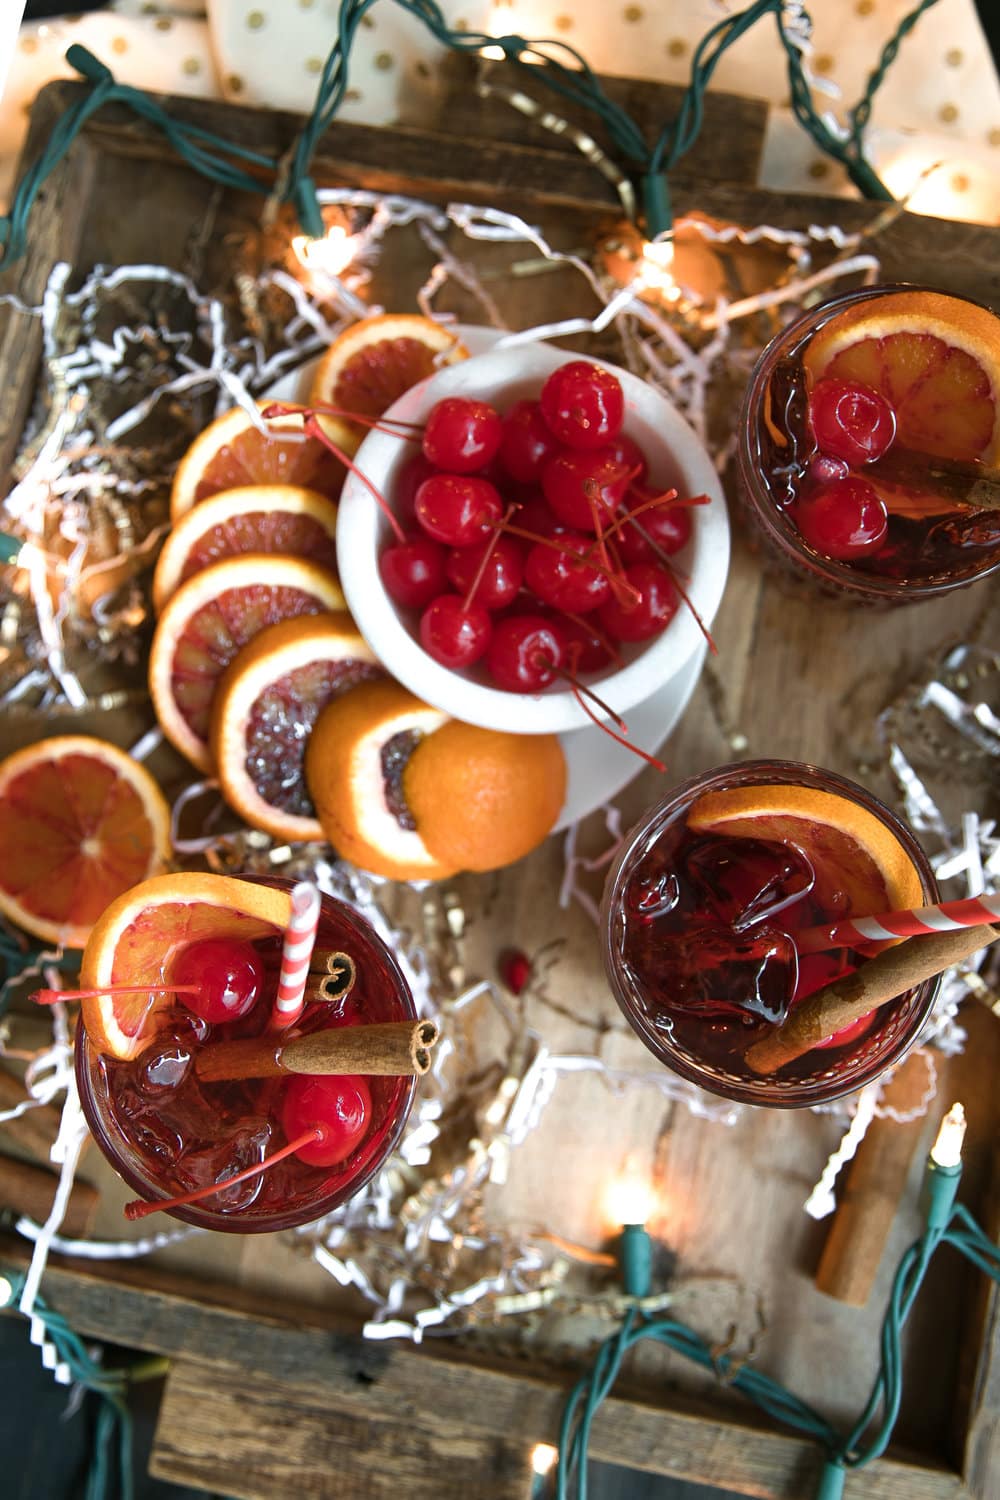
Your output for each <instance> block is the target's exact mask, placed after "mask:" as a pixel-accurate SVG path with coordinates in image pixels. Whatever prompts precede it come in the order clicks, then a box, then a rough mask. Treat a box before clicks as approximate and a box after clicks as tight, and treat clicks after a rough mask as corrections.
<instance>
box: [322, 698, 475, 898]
mask: <svg viewBox="0 0 1000 1500" xmlns="http://www.w3.org/2000/svg"><path fill="white" fill-rule="evenodd" d="M446 722H447V715H446V714H443V713H441V712H439V710H438V709H436V708H430V707H429V706H428V705H427V704H426V703H421V701H420V699H419V698H415V697H414V696H413V694H412V693H408V692H407V691H406V689H405V688H403V687H400V685H399V683H398V682H393V681H391V680H389V681H385V682H368V683H363V684H362V685H361V686H360V687H356V688H352V690H351V691H350V692H349V693H345V694H344V696H343V697H342V698H338V699H337V700H336V701H335V702H333V703H331V704H330V706H329V708H327V709H325V710H324V712H323V713H322V714H320V716H319V719H318V720H317V722H316V727H315V729H314V730H313V732H312V734H311V735H310V736H309V741H308V743H307V745H306V757H305V764H306V782H307V784H308V787H309V795H310V796H311V797H312V800H313V803H314V804H315V807H316V814H317V817H318V818H319V821H320V824H321V826H322V829H323V833H324V835H325V836H326V838H328V839H329V841H330V843H331V844H332V845H333V847H334V848H335V849H336V851H337V853H338V854H340V855H342V856H343V858H344V859H349V860H350V861H351V862H352V864H356V865H360V866H361V868H362V869H363V870H371V871H372V872H373V873H374V874H376V875H384V876H385V877H386V878H387V879H389V880H444V879H445V878H446V877H447V876H449V875H454V873H455V871H456V869H457V866H456V865H453V864H447V863H446V862H444V861H443V860H440V859H438V858H436V857H435V856H434V855H433V854H432V853H431V852H430V850H429V849H428V848H427V845H426V844H425V843H424V841H423V839H422V838H421V836H420V832H419V830H418V829H417V827H416V824H415V820H414V818H413V816H412V814H411V813H410V811H409V809H408V807H407V806H406V802H405V799H404V797H403V789H402V783H403V777H404V776H405V772H406V764H407V761H408V759H409V757H410V755H411V754H412V753H413V749H414V747H415V746H416V745H418V744H419V743H420V742H421V741H422V740H423V739H424V737H425V736H427V735H433V733H434V731H435V730H437V729H440V727H441V726H442V724H444V723H446ZM441 791H442V796H444V797H446V798H447V797H448V796H449V795H450V793H449V789H448V787H446V786H445V787H442V789H441ZM456 815H457V816H459V817H460V816H461V809H458V810H457V812H456Z"/></svg>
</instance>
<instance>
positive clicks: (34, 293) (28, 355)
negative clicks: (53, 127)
mask: <svg viewBox="0 0 1000 1500" xmlns="http://www.w3.org/2000/svg"><path fill="white" fill-rule="evenodd" d="M47 130H48V117H47V115H46V114H45V112H44V111H42V112H40V113H39V115H38V116H35V115H33V116H32V126H31V129H30V131H29V134H28V140H27V143H26V146H25V158H24V159H25V160H31V159H32V157H33V155H34V154H35V153H36V152H37V151H38V149H39V147H40V144H41V142H42V141H43V140H44V139H45V135H46V133H47ZM96 162H97V152H96V150H95V147H94V146H93V144H92V143H91V142H89V141H87V140H80V141H78V142H77V143H76V145H74V147H73V149H72V151H71V152H70V154H69V155H68V156H67V157H66V158H65V159H64V160H63V161H62V162H61V163H60V164H59V166H57V167H56V169H55V170H54V172H53V173H52V175H51V176H50V177H49V179H48V181H47V182H46V183H45V186H44V187H43V188H41V189H40V191H39V193H38V196H37V198H36V199H35V204H34V207H33V209H32V213H31V253H30V254H29V255H27V256H25V257H24V259H23V260H21V261H19V262H17V263H16V264H15V265H13V266H11V267H9V268H8V269H7V270H6V271H5V270H4V269H3V264H2V262H0V294H6V295H9V296H13V297H15V298H16V299H17V300H18V301H19V302H20V303H21V304H23V306H24V307H26V308H30V307H34V306H36V305H37V304H38V303H39V302H40V301H41V297H42V293H43V292H44V290H45V285H46V282H47V281H48V279H49V275H50V273H51V271H52V267H53V266H54V265H55V264H56V262H57V261H67V262H69V264H71V265H72V264H73V263H74V262H75V261H76V258H77V249H78V247H79V243H80V237H81V235H82V233H83V228H84V223H85V220H86V215H87V212H88V209H89V205H90V196H91V193H92V191H93V184H94V173H95V170H96ZM41 349H42V330H41V326H40V323H39V320H38V318H37V317H31V316H29V315H28V314H27V313H25V312H20V311H18V309H17V308H16V307H9V306H8V307H0V370H2V371H3V380H2V381H0V479H4V478H5V477H6V476H7V474H8V472H9V470H10V466H11V463H12V461H13V459H14V455H15V453H16V452H17V447H18V444H19V443H20V440H21V434H22V432H23V431H24V426H25V423H26V421H27V419H28V415H29V413H30V411H31V404H32V401H33V399H34V394H35V379H36V371H37V368H38V361H39V357H40V355H41Z"/></svg>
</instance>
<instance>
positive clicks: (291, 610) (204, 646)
mask: <svg viewBox="0 0 1000 1500" xmlns="http://www.w3.org/2000/svg"><path fill="white" fill-rule="evenodd" d="M343 607H344V596H343V594H342V593H341V591H340V585H339V584H338V583H337V580H336V578H334V576H333V574H332V573H328V572H327V570H326V569H325V568H320V567H317V566H316V564H315V563H311V562H306V561H305V560H304V559H302V558H298V557H281V556H264V555H262V554H260V553H256V552H249V553H247V554H245V556H243V557H232V558H229V559H228V560H227V561H226V562H219V563H214V564H213V565H212V567H210V568H204V569H203V570H202V571H201V572H200V573H195V575H194V577H193V578H189V579H188V581H187V582H186V583H182V584H181V586H180V588H179V589H178V590H177V592H176V593H175V594H174V596H173V598H172V599H170V600H169V601H168V602H167V605H166V607H165V608H164V611H163V613H162V614H161V616H160V619H159V622H158V623H157V626H156V630H155V631H154V632H153V643H152V647H151V650H150V658H149V691H150V694H151V696H152V699H153V706H154V708H155V709H156V715H157V718H158V719H159V721H160V727H161V728H162V730H163V732H164V734H165V735H166V736H167V738H168V739H169V740H170V742H171V743H172V744H173V745H175V746H176V748H177V749H178V750H179V751H180V752H181V754H182V755H186V756H187V758H188V760H190V761H192V762H193V763H194V765H196V766H197V767H198V769H199V770H201V771H207V770H209V769H210V768H211V764H212V759H211V755H210V753H209V748H208V727H209V718H210V715H211V710H212V698H213V695H214V693H215V689H216V687H217V686H218V683H219V679H220V677H221V676H222V674H223V672H224V671H225V670H226V668H227V667H228V666H229V663H230V662H231V661H232V660H233V659H234V658H235V656H236V654H237V652H238V651H240V650H241V649H242V647H244V646H245V645H246V644H247V642H248V641H251V640H253V638H254V636H255V635H257V634H259V632H260V631H261V630H263V629H264V628H265V626H267V625H276V624H277V623H278V621H279V620H289V619H291V618H292V617H293V616H294V615H318V614H321V613H322V612H323V611H325V610H333V609H343Z"/></svg>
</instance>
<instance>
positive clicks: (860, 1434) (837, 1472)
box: [556, 1166, 1000, 1500]
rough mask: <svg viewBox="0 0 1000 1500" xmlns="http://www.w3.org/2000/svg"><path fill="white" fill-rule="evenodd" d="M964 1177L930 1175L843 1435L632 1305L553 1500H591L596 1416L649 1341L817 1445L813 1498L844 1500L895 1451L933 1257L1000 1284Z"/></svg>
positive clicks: (586, 1387)
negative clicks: (908, 1352) (961, 1263)
mask: <svg viewBox="0 0 1000 1500" xmlns="http://www.w3.org/2000/svg"><path fill="white" fill-rule="evenodd" d="M960 1176H961V1172H960V1170H945V1169H939V1168H935V1167H933V1166H932V1167H931V1168H930V1169H929V1171H928V1174H927V1189H928V1204H927V1211H926V1215H925V1220H926V1222H925V1228H924V1232H923V1233H922V1234H921V1236H920V1238H919V1239H917V1240H916V1241H915V1242H914V1243H913V1244H912V1245H911V1246H910V1247H909V1248H908V1249H907V1250H906V1252H905V1253H904V1255H903V1256H902V1259H901V1260H900V1262H899V1265H898V1267H897V1269H896V1273H895V1275H894V1277H893V1282H892V1287H891V1290H890V1293H889V1298H888V1301H887V1304H886V1310H885V1314H884V1317H883V1321H882V1329H881V1336H880V1363H879V1369H878V1371H877V1373H876V1376H875V1380H874V1382H873V1385H872V1389H871V1393H870V1395H869V1397H868V1400H867V1402H866V1404H865V1407H864V1410H863V1411H862V1413H861V1416H860V1417H859V1418H858V1421H857V1422H856V1423H855V1425H854V1427H853V1428H852V1429H851V1431H850V1433H848V1435H847V1436H846V1437H843V1436H841V1435H840V1434H839V1433H838V1432H837V1431H836V1429H835V1428H833V1427H832V1426H831V1425H830V1423H829V1422H827V1420H826V1418H825V1417H823V1416H822V1415H821V1414H820V1413H819V1412H818V1411H816V1410H815V1409H814V1408H813V1407H812V1406H810V1405H809V1404H808V1403H807V1402H805V1401H801V1400H800V1399H799V1398H798V1397H797V1396H796V1395H794V1393H793V1392H791V1391H789V1390H788V1389H787V1388H786V1387H784V1386H782V1385H780V1384H779V1383H778V1382H777V1381H775V1380H772V1379H771V1378H770V1376H768V1375H765V1374H763V1373H762V1372H761V1371H759V1370H755V1369H753V1368H752V1367H751V1366H749V1365H748V1364H746V1363H743V1362H741V1361H739V1360H736V1359H733V1358H732V1357H731V1356H729V1355H726V1354H723V1355H718V1354H716V1353H715V1352H714V1351H713V1349H712V1347H711V1345H709V1344H708V1343H707V1342H706V1341H705V1339H703V1338H702V1336H701V1335H700V1334H699V1333H696V1332H695V1331H694V1329H692V1328H688V1327H686V1326H685V1324H683V1323H679V1322H677V1321H676V1320H675V1319H673V1318H666V1317H653V1316H649V1315H647V1314H644V1313H643V1312H641V1311H640V1310H639V1309H638V1308H632V1309H630V1310H629V1311H628V1313H626V1315H625V1318H624V1320H623V1322H622V1325H621V1327H620V1328H619V1329H618V1331H617V1332H616V1333H615V1334H613V1335H612V1336H611V1337H610V1338H608V1339H606V1340H605V1341H604V1343H603V1344H602V1345H601V1346H600V1348H599V1349H598V1352H597V1355H596V1357H595V1359H594V1363H593V1366H592V1368H591V1369H590V1370H589V1371H588V1372H587V1374H586V1375H584V1376H582V1377H581V1379H580V1380H579V1381H577V1383H576V1385H575V1386H574V1387H573V1390H572V1391H571V1392H570V1395H569V1397H568V1399H567V1401H566V1406H565V1408H564V1411H563V1418H562V1423H561V1426H560V1431H559V1462H558V1466H557V1469H556V1496H557V1500H586V1496H587V1450H588V1447H589V1442H590V1429H591V1426H592V1424H593V1420H594V1418H595V1416H596V1415H597V1412H598V1409H599V1408H600V1406H601V1403H602V1402H603V1401H604V1399H605V1397H606V1396H607V1395H608V1394H609V1393H610V1391H611V1389H612V1388H613V1386H614V1384H615V1382H616V1380H617V1378H618V1375H619V1373H620V1370H621V1366H622V1361H623V1360H624V1358H625V1355H626V1354H627V1353H628V1351H629V1349H631V1348H633V1347H634V1345H636V1344H638V1343H640V1342H641V1341H642V1340H643V1339H652V1340H654V1341H655V1342H656V1343H660V1344H664V1345H665V1346H666V1347H667V1348H668V1349H670V1350H672V1351H673V1352H674V1353H675V1354H680V1355H682V1356H683V1357H684V1358H686V1359H689V1360H691V1361H692V1362H693V1363H694V1364H697V1365H700V1366H701V1368H702V1369H704V1370H708V1371H710V1372H712V1373H714V1374H715V1375H716V1376H717V1377H718V1378H719V1380H720V1381H722V1382H723V1383H724V1384H725V1385H727V1386H730V1387H732V1389H734V1390H737V1391H739V1392H741V1394H742V1395H744V1396H746V1397H747V1398H748V1400H750V1401H752V1402H753V1404H754V1405H755V1406H757V1407H758V1408H759V1409H760V1410H761V1411H763V1412H766V1413H767V1415H768V1416H770V1417H773V1418H774V1419H775V1420H776V1421H778V1422H781V1423H783V1424H784V1425H785V1426H786V1427H791V1428H792V1429H793V1430H794V1431H796V1432H798V1433H801V1434H802V1436H803V1437H807V1438H810V1439H812V1440H813V1441H814V1442H816V1443H818V1444H819V1446H820V1447H821V1448H822V1449H823V1450H824V1452H825V1454H826V1462H825V1464H824V1467H823V1470H822V1473H821V1474H820V1478H819V1485H818V1488H817V1490H816V1500H839V1497H840V1496H841V1495H842V1494H843V1490H844V1484H845V1480H846V1477H847V1475H848V1473H849V1472H850V1471H851V1470H852V1469H859V1468H863V1467H864V1465H865V1464H869V1463H871V1462H872V1460H873V1459H876V1458H879V1457H880V1456H881V1455H882V1454H883V1453H884V1452H885V1450H886V1448H887V1447H888V1445H889V1442H890V1439H891V1437H892V1433H893V1429H894V1428H895V1425H896V1420H897V1418H898V1416H899V1408H900V1403H901V1401H902V1395H903V1376H902V1353H901V1340H902V1331H903V1327H904V1326H905V1324H906V1320H907V1318H908V1317H909V1315H910V1312H911V1310H912V1308H913V1305H914V1303H915V1301H916V1298H917V1294H918V1293H919V1291H920V1288H921V1285H922V1284H923V1280H924V1276H925V1275H926V1272H927V1268H928V1266H929V1265H930V1263H931V1260H932V1258H933V1256H934V1254H935V1252H936V1251H937V1250H938V1249H939V1248H940V1247H941V1246H942V1245H949V1246H951V1247H952V1248H953V1249H955V1250H958V1251H959V1253H960V1254H962V1255H964V1256H965V1258H966V1259H967V1260H968V1261H970V1262H971V1263H972V1264H973V1265H974V1266H976V1267H977V1268H978V1269H979V1270H981V1271H984V1272H985V1273H986V1275H987V1276H990V1277H991V1278H992V1279H993V1280H994V1281H995V1282H997V1283H1000V1249H998V1248H997V1246H996V1245H994V1244H993V1242H992V1240H990V1238H989V1237H988V1235H986V1234H985V1233H984V1232H983V1230H982V1229H981V1228H980V1227H979V1225H978V1224H977V1223H976V1221H975V1219H974V1218H973V1216H972V1214H971V1213H970V1212H969V1210H968V1209H967V1208H966V1207H965V1206H964V1205H963V1204H960V1203H959V1204H956V1203H955V1193H956V1191H957V1188H958V1182H959V1178H960Z"/></svg>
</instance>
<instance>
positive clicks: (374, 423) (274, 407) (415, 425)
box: [261, 401, 424, 438]
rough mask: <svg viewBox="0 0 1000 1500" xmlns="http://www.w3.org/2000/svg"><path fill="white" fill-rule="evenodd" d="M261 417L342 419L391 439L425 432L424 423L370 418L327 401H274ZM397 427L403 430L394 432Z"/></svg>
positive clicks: (398, 419) (270, 419)
mask: <svg viewBox="0 0 1000 1500" xmlns="http://www.w3.org/2000/svg"><path fill="white" fill-rule="evenodd" d="M261 416H262V417H263V418H264V419H265V421H272V420H273V419H274V418H275V417H306V416H322V417H342V418H343V419H344V420H345V421H348V422H356V423H357V424H358V426H359V427H369V428H372V429H373V430H374V431H375V432H386V433H388V434H389V436H390V437H405V438H409V437H413V438H417V437H420V436H422V434H423V430H424V425H423V423H422V422H405V421H403V420H402V419H401V418H400V417H385V416H383V417H370V416H368V415H367V414H366V413H365V412H360V411H347V410H346V409H345V408H343V407H340V406H330V405H328V404H327V403H326V402H325V401H321V402H319V403H317V405H316V406H300V405H299V404H298V402H295V401H272V402H271V403H270V405H269V406H265V407H264V409H263V411H262V412H261ZM396 427H399V428H401V429H403V430H402V431H400V432H395V431H393V429H394V428H396Z"/></svg>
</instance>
